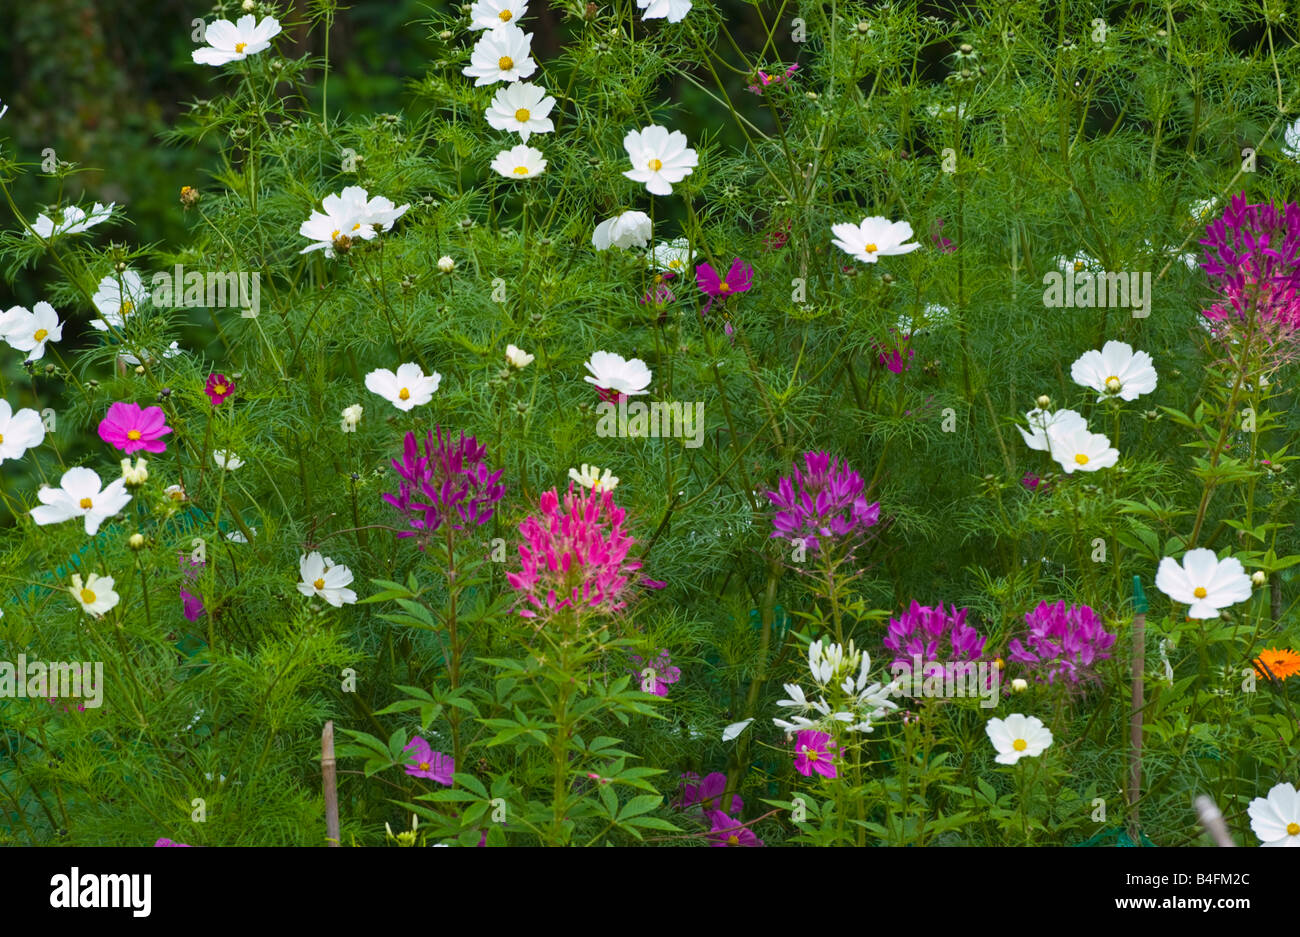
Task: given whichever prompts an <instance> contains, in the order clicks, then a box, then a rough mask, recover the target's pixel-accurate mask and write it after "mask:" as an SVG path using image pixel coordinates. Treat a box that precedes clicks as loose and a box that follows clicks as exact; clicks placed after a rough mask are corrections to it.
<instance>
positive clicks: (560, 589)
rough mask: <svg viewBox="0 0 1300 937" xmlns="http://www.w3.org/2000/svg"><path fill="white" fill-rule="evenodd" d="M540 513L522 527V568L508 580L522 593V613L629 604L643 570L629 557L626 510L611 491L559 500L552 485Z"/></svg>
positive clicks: (608, 610) (609, 610) (573, 493)
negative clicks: (632, 587) (630, 587)
mask: <svg viewBox="0 0 1300 937" xmlns="http://www.w3.org/2000/svg"><path fill="white" fill-rule="evenodd" d="M538 508H539V513H540V516H539V517H534V516H532V515H530V516H528V517H527V518H525V519H524V521H523V523H522V524H520V525H519V532H520V533H521V534H523V537H524V541H523V542H522V543H520V544H519V558H520V562H521V567H522V568H521V569H520V570H519V572H517V573H506V581H507V582H509V583H510V585H511V586H513V587H514V588H515V589H516V590H517V591H518V592H519V593H521V595H520V596H519V598H520V607H519V614H520V615H522V616H523V617H524V618H534V617H537V616H538V615H539V614H540V615H544V616H549V615H551V614H553V613H555V612H556V611H558V610H559V609H562V608H573V609H590V610H592V611H598V612H602V613H604V614H613V613H615V612H618V611H621V610H622V609H624V608H625V607H626V606H627V599H626V598H625V597H624V596H625V593H626V590H627V587H628V585H629V584H630V583H632V582H633V581H634V579H635V575H634V574H635V573H636V571H637V570H638V569H640V568H641V561H640V560H637V559H632V558H630V557H629V556H628V551H629V550H630V549H631V547H632V544H633V543H635V542H636V541H635V540H634V539H633V538H632V537H631V536H629V535H628V534H627V532H626V531H624V530H623V519H624V517H626V514H627V512H626V511H624V510H623V509H622V508H620V507H619V506H618V505H616V504H615V503H614V495H613V492H612V491H608V490H606V491H597V490H595V489H592V490H590V491H588V490H587V489H584V488H578V489H576V490H575V488H574V485H573V484H572V483H570V484H569V491H568V493H567V494H566V495H565V496H564V501H563V503H561V501H560V496H559V494H558V493H557V492H556V490H555V489H554V488H552V489H551V490H550V491H546V492H543V493H542V497H541V499H540V501H539V504H538Z"/></svg>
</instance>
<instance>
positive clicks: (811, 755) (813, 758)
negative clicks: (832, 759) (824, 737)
mask: <svg viewBox="0 0 1300 937" xmlns="http://www.w3.org/2000/svg"><path fill="white" fill-rule="evenodd" d="M804 754H806V755H807V756H808V760H809V761H816V760H817V753H816V752H815V751H813V750H812V749H809V750H808V751H806V752H805V753H804Z"/></svg>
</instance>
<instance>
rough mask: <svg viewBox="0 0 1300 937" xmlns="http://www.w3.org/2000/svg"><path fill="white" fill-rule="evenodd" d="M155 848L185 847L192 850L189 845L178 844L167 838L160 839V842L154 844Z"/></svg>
mask: <svg viewBox="0 0 1300 937" xmlns="http://www.w3.org/2000/svg"><path fill="white" fill-rule="evenodd" d="M154 846H155V847H157V846H184V847H185V848H186V849H190V848H192V847H191V846H190V844H189V843H177V842H173V841H172V840H170V839H168V838H167V837H165V836H164V837H162V838H160V839H159V840H158V842H156V843H154Z"/></svg>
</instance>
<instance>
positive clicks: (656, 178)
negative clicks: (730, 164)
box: [623, 124, 700, 195]
mask: <svg viewBox="0 0 1300 937" xmlns="http://www.w3.org/2000/svg"><path fill="white" fill-rule="evenodd" d="M623 149H625V150H627V156H628V159H630V160H631V161H632V168H631V169H629V170H626V171H625V172H624V173H623V175H625V176H627V178H629V179H631V180H632V181H633V182H644V183H645V187H646V191H648V192H649V193H650V194H651V195H672V194H673V187H672V183H674V182H681V181H682V180H683V179H685V178H686V177H687V176H689V175H690V174H691V173H693V172H694V171H695V167H696V166H698V165H699V164H700V160H699V157H698V156H696V155H695V151H694V150H692V149H691V148H690V147H688V146H687V145H686V134H684V133H682V132H681V131H680V130H674V131H672V132H671V133H670V132H669V131H668V129H667V128H666V127H660V126H659V125H658V124H651V125H650V126H649V127H643V128H642V129H641V130H629V131H628V133H627V136H625V137H624V138H623Z"/></svg>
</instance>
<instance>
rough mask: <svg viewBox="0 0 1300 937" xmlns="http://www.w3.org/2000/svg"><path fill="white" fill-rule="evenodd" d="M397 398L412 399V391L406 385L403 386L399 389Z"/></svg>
mask: <svg viewBox="0 0 1300 937" xmlns="http://www.w3.org/2000/svg"><path fill="white" fill-rule="evenodd" d="M397 399H398V400H410V399H411V392H410V391H409V390H407V389H406V388H405V387H403V388H402V389H401V390H399V391H398V392H397Z"/></svg>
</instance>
